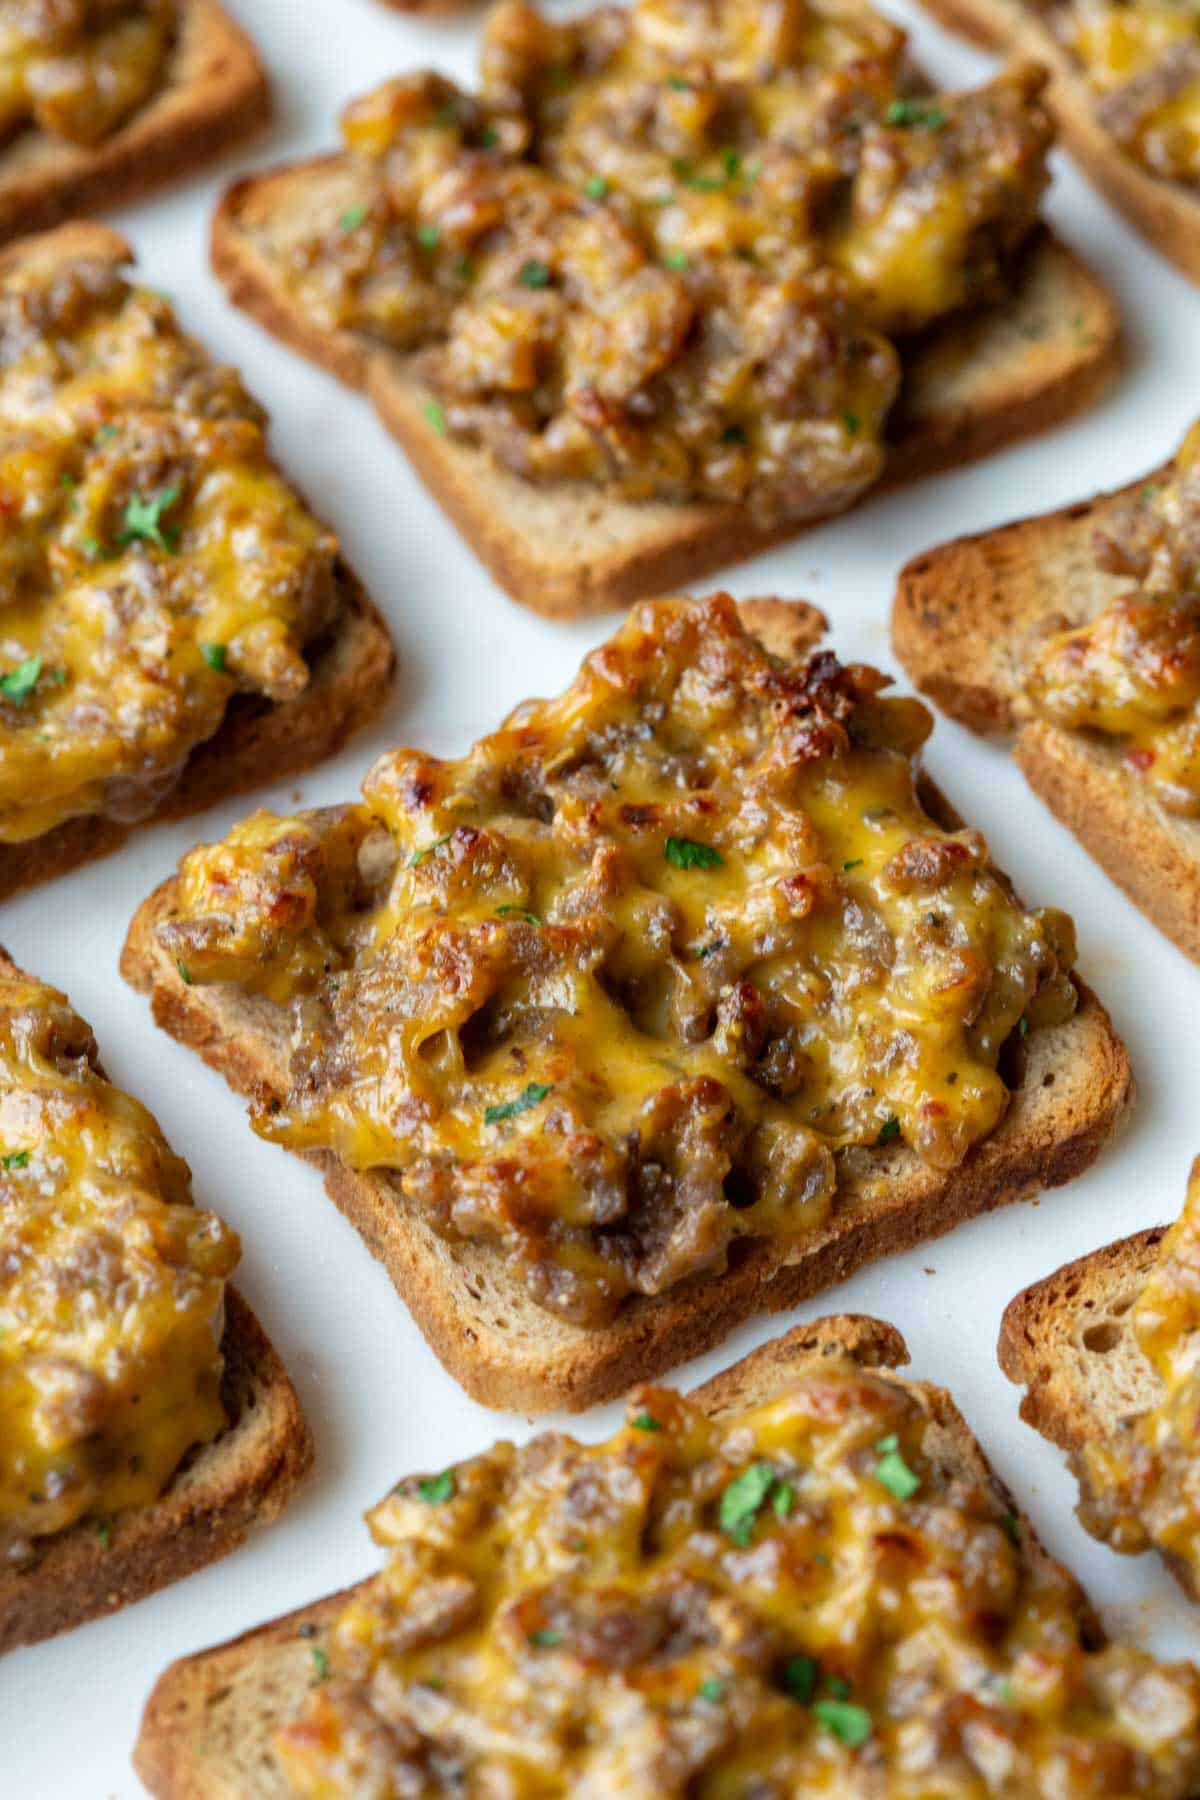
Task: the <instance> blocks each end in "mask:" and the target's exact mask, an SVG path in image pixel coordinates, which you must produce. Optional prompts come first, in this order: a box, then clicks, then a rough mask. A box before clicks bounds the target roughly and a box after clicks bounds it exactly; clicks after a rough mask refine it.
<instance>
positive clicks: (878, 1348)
mask: <svg viewBox="0 0 1200 1800" xmlns="http://www.w3.org/2000/svg"><path fill="white" fill-rule="evenodd" d="M832 1355H846V1356H851V1357H853V1358H854V1359H855V1360H856V1361H857V1362H859V1363H861V1364H862V1365H863V1366H864V1367H865V1368H871V1369H875V1370H877V1371H879V1372H881V1373H882V1372H884V1371H889V1372H890V1371H892V1370H895V1369H896V1368H898V1367H899V1366H900V1365H901V1364H903V1363H905V1362H907V1361H908V1351H907V1348H906V1346H905V1343H904V1340H903V1338H902V1337H901V1336H900V1333H899V1332H898V1331H896V1329H895V1328H894V1327H893V1326H891V1325H886V1324H884V1323H882V1322H881V1321H880V1320H878V1319H871V1318H867V1317H864V1316H861V1315H845V1316H842V1317H834V1318H827V1319H818V1320H817V1321H816V1322H815V1323H814V1324H812V1325H799V1326H796V1327H795V1328H794V1329H793V1330H791V1331H789V1332H787V1333H786V1334H785V1335H784V1336H783V1337H779V1338H775V1339H773V1340H772V1341H771V1342H770V1343H767V1344H764V1345H763V1346H762V1347H761V1348H760V1349H758V1350H754V1351H751V1353H750V1355H749V1356H747V1357H744V1358H743V1359H742V1361H741V1362H738V1363H735V1364H734V1365H733V1367H732V1368H730V1369H726V1370H724V1371H723V1372H722V1373H721V1374H719V1375H716V1376H714V1378H713V1379H712V1380H711V1381H708V1382H706V1383H705V1384H704V1386H703V1387H700V1388H697V1389H696V1390H695V1391H694V1392H693V1394H692V1395H691V1398H692V1400H693V1401H695V1402H696V1403H698V1404H699V1405H701V1406H702V1407H703V1408H704V1410H705V1411H706V1412H709V1413H713V1414H720V1413H723V1412H731V1411H734V1410H736V1409H738V1408H740V1407H744V1406H748V1405H753V1404H755V1403H756V1402H758V1401H761V1400H766V1399H769V1398H770V1396H771V1395H772V1394H775V1393H778V1392H779V1391H780V1389H781V1388H783V1387H784V1386H786V1385H787V1383H788V1382H789V1381H790V1380H792V1379H794V1378H795V1377H796V1376H798V1375H801V1374H802V1373H803V1372H804V1369H805V1368H806V1366H808V1365H809V1364H811V1363H812V1362H813V1361H814V1360H815V1359H819V1358H821V1357H823V1356H832ZM890 1378H891V1379H894V1380H895V1381H896V1383H897V1385H901V1386H903V1387H904V1388H905V1389H906V1390H907V1391H908V1392H909V1393H910V1394H913V1395H914V1396H915V1397H916V1398H917V1399H918V1400H919V1402H920V1404H921V1406H922V1407H923V1408H924V1409H925V1411H926V1412H927V1414H928V1415H929V1417H930V1418H931V1419H932V1420H933V1421H934V1425H935V1430H934V1432H931V1433H930V1437H929V1445H930V1450H931V1453H933V1454H934V1455H936V1456H937V1457H938V1459H939V1460H940V1461H942V1462H943V1463H944V1464H945V1466H946V1467H947V1468H949V1469H953V1470H955V1471H956V1472H961V1473H964V1474H967V1475H969V1477H970V1478H971V1479H974V1480H979V1481H982V1482H985V1483H986V1484H987V1485H988V1486H990V1487H991V1488H992V1489H993V1490H994V1491H995V1492H996V1494H997V1497H998V1498H999V1499H1000V1501H1001V1503H1002V1504H1003V1505H1004V1507H1005V1508H1006V1510H1007V1511H1008V1513H1009V1515H1010V1516H1011V1517H1013V1518H1014V1519H1015V1520H1016V1521H1017V1524H1016V1529H1017V1531H1018V1532H1019V1533H1020V1539H1021V1543H1022V1546H1023V1547H1024V1549H1025V1550H1026V1552H1027V1554H1028V1555H1029V1556H1030V1557H1031V1558H1032V1559H1033V1560H1034V1561H1035V1562H1036V1563H1038V1564H1041V1565H1043V1566H1045V1565H1048V1564H1049V1563H1050V1559H1049V1558H1048V1557H1047V1555H1046V1552H1045V1551H1044V1550H1043V1548H1042V1546H1041V1545H1040V1544H1039V1542H1038V1540H1037V1538H1036V1536H1035V1535H1034V1532H1033V1528H1032V1526H1031V1525H1030V1524H1029V1522H1028V1521H1027V1520H1026V1519H1025V1517H1024V1516H1023V1514H1021V1513H1020V1512H1019V1511H1018V1509H1017V1508H1016V1506H1015V1505H1014V1504H1013V1501H1012V1497H1011V1495H1009V1493H1008V1491H1007V1489H1006V1488H1005V1487H1004V1485H1003V1483H1002V1482H1001V1481H1000V1480H999V1478H998V1477H997V1476H996V1474H995V1473H994V1471H993V1470H992V1469H991V1467H990V1465H989V1463H988V1461H987V1458H986V1456H985V1455H984V1453H983V1450H982V1448H981V1447H980V1445H979V1442H978V1440H977V1439H976V1438H975V1436H974V1434H973V1433H972V1431H971V1429H970V1427H969V1426H968V1424H967V1422H966V1420H965V1419H964V1418H963V1416H962V1414H961V1413H960V1412H959V1411H958V1408H957V1407H956V1406H955V1404H954V1402H953V1400H952V1399H951V1398H950V1396H949V1394H947V1393H946V1392H945V1390H944V1389H942V1388H938V1387H934V1386H932V1385H931V1384H930V1383H928V1382H915V1381H910V1380H906V1379H905V1378H903V1377H899V1376H894V1377H890ZM353 1591H354V1590H353V1589H345V1590H344V1591H343V1592H342V1593H340V1594H331V1595H329V1597H328V1598H327V1599H324V1600H318V1601H317V1602H316V1603H315V1604H314V1605H312V1606H305V1607H302V1608H300V1610H299V1611H297V1612H293V1613H289V1614H288V1615H287V1616H286V1617H284V1618H281V1619H276V1620H275V1621H274V1622H273V1623H271V1624H269V1625H263V1626H260V1627H259V1629H258V1630H256V1631H249V1632H246V1633H245V1634H244V1635H243V1636H241V1637H239V1638H235V1639H234V1640H233V1641H232V1642H231V1643H227V1644H222V1645H219V1646H218V1647H217V1648H215V1649H212V1650H206V1651H202V1652H201V1653H200V1654H199V1655H197V1656H190V1657H187V1658H185V1659H183V1660H182V1661H180V1662H177V1663H175V1664H173V1665H172V1666H171V1668H169V1669H168V1670H167V1671H166V1673H165V1674H164V1675H162V1676H161V1677H160V1679H159V1681H158V1682H157V1684H156V1686H155V1687H154V1690H153V1692H152V1693H151V1695H150V1698H149V1700H148V1702H147V1704H146V1710H145V1714H144V1716H143V1719H142V1729H141V1733H140V1736H139V1738H138V1742H137V1747H136V1749H135V1751H134V1766H135V1768H136V1769H137V1772H138V1774H139V1775H140V1776H141V1778H142V1780H143V1781H144V1782H145V1784H146V1786H147V1788H148V1789H149V1791H150V1792H151V1794H153V1795H154V1796H155V1797H156V1800H232V1797H233V1796H234V1795H237V1796H238V1797H239V1800H286V1796H287V1795H288V1793H289V1791H290V1790H289V1788H288V1786H287V1783H286V1782H285V1781H284V1779H283V1775H282V1772H281V1770H280V1768H279V1765H278V1763H277V1761H276V1759H275V1755H274V1751H273V1749H272V1744H271V1739H272V1735H273V1733H274V1732H275V1731H276V1730H277V1729H278V1728H279V1727H280V1726H281V1725H283V1724H285V1723H286V1722H287V1721H288V1720H289V1719H291V1718H293V1717H295V1715H296V1713H297V1712H298V1711H299V1710H300V1708H301V1707H302V1706H303V1704H304V1700H305V1696H306V1694H307V1691H308V1689H309V1687H310V1685H311V1683H312V1680H313V1670H314V1661H313V1653H314V1651H316V1652H320V1651H321V1650H322V1649H323V1646H324V1644H325V1643H326V1641H327V1634H328V1632H329V1629H330V1627H331V1626H332V1624H333V1623H334V1621H335V1619H336V1618H337V1615H338V1613H339V1612H340V1610H341V1609H342V1607H343V1606H344V1605H345V1603H346V1601H347V1600H348V1599H349V1597H350V1595H351V1594H352V1592H353ZM1077 1599H1078V1610H1079V1618H1080V1621H1081V1624H1082V1627H1083V1630H1084V1633H1085V1636H1086V1640H1087V1641H1088V1642H1089V1643H1098V1642H1099V1641H1100V1638H1101V1633H1100V1628H1099V1625H1098V1623H1097V1621H1096V1619H1095V1617H1094V1615H1093V1613H1092V1611H1091V1608H1090V1606H1089V1604H1088V1601H1087V1598H1086V1596H1085V1595H1084V1593H1083V1591H1082V1590H1081V1589H1079V1590H1077Z"/></svg>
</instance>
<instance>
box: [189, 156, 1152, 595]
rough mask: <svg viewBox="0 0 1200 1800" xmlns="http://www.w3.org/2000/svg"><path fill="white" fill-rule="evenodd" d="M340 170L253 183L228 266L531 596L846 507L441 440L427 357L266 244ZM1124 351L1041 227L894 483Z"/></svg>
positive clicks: (219, 249) (952, 349)
mask: <svg viewBox="0 0 1200 1800" xmlns="http://www.w3.org/2000/svg"><path fill="white" fill-rule="evenodd" d="M338 167H339V159H338V158H337V157H336V156H324V157H316V158H313V159H312V160H310V161H308V162H305V163H299V164H295V165H292V166H291V167H288V168H283V169H277V170H274V171H268V172H266V173H265V174H260V175H256V176H251V177H249V178H247V179H245V180H242V181H239V182H236V183H235V184H234V185H233V186H232V187H231V188H230V189H229V190H228V191H227V193H226V194H225V196H224V198H223V199H222V201H221V204H220V206H219V207H218V209H217V212H216V215H215V217H214V220H213V227H212V261H213V267H214V268H215V270H216V272H217V274H218V275H219V276H220V278H221V280H222V281H223V282H224V284H225V287H226V289H227V291H228V293H229V295H230V298H231V299H232V300H233V301H234V303H235V304H236V305H238V306H240V307H241V308H242V309H243V310H244V311H246V312H248V313H250V314H251V316H252V317H254V318H255V319H257V320H258V322H259V323H260V324H261V325H263V326H265V328H266V329H267V330H268V331H269V332H271V333H272V334H273V335H274V336H275V337H278V338H280V339H282V341H283V342H285V343H287V344H289V345H290V346H291V347H292V348H293V349H295V350H298V351H299V352H300V354H301V355H302V356H306V357H308V358H309V359H310V360H311V361H313V362H316V363H317V364H319V365H320V366H321V367H322V368H325V369H327V370H328V371H329V372H330V373H331V374H333V375H336V376H337V377H338V379H339V380H341V381H344V382H346V383H348V384H349V385H351V386H354V387H365V388H366V390H367V392H368V394H369V396H370V398H371V400H372V402H373V403H374V405H375V407H376V410H377V411H378V413H379V415H380V417H381V418H382V420H383V422H384V424H385V425H386V426H387V428H388V430H389V431H391V432H392V433H393V435H394V436H395V437H396V438H397V439H398V440H399V442H400V444H401V445H402V447H403V448H404V450H405V452H406V454H407V455H408V456H409V458H410V460H411V461H412V463H413V464H414V466H415V468H416V470H417V473H418V474H419V475H420V477H421V479H422V480H423V481H424V482H425V484H426V486H427V487H428V488H429V490H430V492H431V493H432V494H433V495H434V498H435V499H436V500H437V501H438V503H439V504H440V505H441V507H442V508H443V510H444V511H445V512H446V513H447V515H448V516H449V517H450V519H451V520H452V521H453V523H454V524H455V525H456V526H457V527H458V529H459V530H460V531H461V532H462V534H463V536H464V537H465V538H466V539H467V541H468V543H469V544H470V545H471V547H472V549H473V550H474V551H475V553H476V555H477V556H478V557H479V558H480V560H481V561H482V562H483V563H484V564H485V565H486V567H487V568H488V569H489V570H490V571H491V573H492V574H493V575H494V576H495V578H496V580H497V581H498V582H499V583H500V585H501V586H502V587H503V588H504V589H505V590H506V591H507V592H508V593H510V594H511V595H512V596H513V597H514V598H515V599H517V600H519V601H520V602H521V603H522V604H523V605H526V606H529V607H532V608H533V609H534V610H535V611H537V612H540V613H543V614H545V615H546V616H547V617H550V618H573V617H578V616H580V615H583V614H587V613H592V612H596V611H600V610H603V609H604V608H606V607H612V606H617V605H623V604H626V603H628V602H629V601H632V600H635V599H638V598H640V597H642V596H643V595H645V594H651V593H666V592H670V591H672V590H673V589H675V590H677V589H681V588H686V587H688V586H690V585H692V584H693V583H695V582H697V581H699V580H701V579H703V578H704V577H705V576H708V575H710V574H711V573H712V571H713V570H714V569H716V568H719V567H721V566H723V565H725V564H728V563H731V562H737V561H740V560H743V559H744V558H746V557H748V556H756V555H758V554H759V553H760V552H761V551H763V550H766V549H768V548H770V547H771V546H772V545H774V544H778V543H781V542H783V541H785V540H786V539H789V538H792V537H794V536H796V535H797V534H798V532H800V531H801V530H803V529H804V528H805V527H806V526H808V525H813V524H816V523H818V522H819V521H820V520H821V519H824V518H828V517H829V516H830V511H831V509H830V507H829V506H828V503H825V502H814V505H813V508H812V511H811V514H810V515H809V516H807V517H804V518H799V519H797V518H792V519H789V520H788V521H787V522H786V523H784V524H776V525H773V526H763V525H759V524H757V523H756V522H755V521H754V520H753V518H752V517H751V516H750V514H749V512H748V511H747V509H746V508H745V507H741V506H738V507H731V506H721V505H713V504H698V505H674V504H667V503H663V502H647V503H641V504H637V503H633V502H630V501H622V500H613V499H611V498H609V497H607V496H606V495H605V494H604V492H603V490H601V489H597V488H594V487H591V486H587V485H576V484H568V483H562V484H559V485H556V486H550V487H544V488H537V487H534V486H532V485H531V484H530V483H529V482H526V481H523V480H521V479H520V478H519V477H518V476H516V475H513V474H511V473H509V472H508V471H507V470H505V469H502V468H501V467H500V466H499V465H498V464H497V463H496V462H495V460H494V459H493V458H492V457H491V456H490V455H489V454H488V453H487V452H486V451H484V450H481V449H478V448H475V447H473V446H471V445H465V444H460V443H456V442H453V441H452V440H450V439H448V438H446V437H444V436H442V435H440V434H439V432H438V431H437V430H435V429H434V427H433V426H432V425H431V424H430V422H429V420H428V417H427V415H426V410H425V409H426V406H427V404H428V402H429V400H430V398H431V395H430V393H429V391H428V389H427V388H425V387H424V386H423V384H422V382H421V379H420V375H419V359H418V358H415V357H399V356H395V355H392V354H390V353H388V352H386V351H379V352H376V353H374V354H372V353H370V352H369V351H368V349H367V348H366V347H365V344H364V340H363V339H362V338H361V337H359V336H358V335H356V334H355V333H353V332H349V331H328V332H327V331H323V330H321V329H320V328H319V327H317V326H315V325H314V324H313V323H312V322H311V320H310V319H309V318H308V317H307V316H306V315H305V313H304V312H303V311H302V309H301V308H299V307H298V306H297V305H296V304H295V302H294V300H293V299H292V297H291V296H290V295H289V294H288V292H287V290H286V288H284V287H283V286H281V284H280V283H279V281H278V280H277V279H276V275H275V271H274V270H273V268H272V266H271V264H270V262H269V260H268V259H267V258H266V257H265V256H264V255H263V254H262V252H261V250H260V249H259V248H258V246H257V245H256V243H255V241H254V238H253V235H252V228H253V226H254V224H255V222H256V221H260V220H262V219H264V218H269V217H270V216H271V213H272V211H273V209H274V207H275V206H276V205H278V204H280V203H281V202H282V203H284V204H287V203H289V202H290V200H291V198H292V197H293V196H294V195H295V194H296V193H297V192H298V191H300V189H301V187H302V185H303V184H315V185H316V187H317V188H318V189H320V190H322V191H325V192H333V193H334V194H336V183H337V179H338V174H337V171H338ZM1120 362H1121V341H1120V322H1119V319H1118V316H1117V313H1116V310H1115V307H1114V305H1113V303H1112V301H1111V299H1110V298H1109V296H1108V294H1107V293H1106V292H1105V290H1104V289H1103V288H1102V287H1101V286H1100V284H1099V283H1098V282H1097V281H1096V279H1095V278H1094V277H1093V276H1092V275H1091V274H1090V272H1089V271H1088V270H1087V269H1086V268H1085V267H1084V265H1083V264H1082V263H1081V262H1080V261H1079V260H1078V259H1077V258H1076V257H1075V256H1074V255H1073V254H1072V252H1070V251H1069V250H1067V249H1066V248H1064V246H1063V245H1061V244H1059V243H1058V242H1057V241H1056V240H1055V239H1053V238H1052V237H1051V236H1050V235H1049V233H1048V232H1046V231H1044V230H1041V231H1039V232H1038V233H1037V234H1036V235H1035V237H1034V240H1033V241H1032V243H1031V245H1030V247H1029V249H1028V251H1027V252H1026V255H1025V258H1024V262H1023V265H1022V269H1021V271H1020V274H1019V277H1018V282H1017V295H1016V299H1015V301H1014V303H1013V304H1011V305H1009V306H1006V307H1003V308H996V309H992V310H990V311H988V312H985V313H981V314H978V315H972V316H967V317H964V318H961V319H955V320H951V321H949V322H948V323H947V324H945V325H944V326H942V327H941V328H940V329H938V330H937V331H936V332H934V333H933V334H932V335H931V336H930V338H929V339H928V340H927V341H925V342H924V343H923V344H922V345H921V346H920V347H918V348H916V349H914V351H913V352H912V354H911V356H910V357H909V358H908V359H907V373H906V380H905V388H904V391H903V393H902V395H901V399H900V402H899V404H898V406H897V409H896V411H895V414H894V416H893V419H892V421H891V426H890V447H891V451H892V456H891V463H890V469H889V471H888V472H885V475H884V478H883V481H882V482H881V483H879V484H878V485H879V486H880V487H883V488H886V487H889V486H892V485H896V484H898V483H899V482H901V481H908V480H911V479H913V478H915V477H918V476H921V475H929V474H934V473H936V472H937V471H939V470H942V469H947V468H952V467H957V466H959V465H960V464H962V463H964V462H970V461H972V460H974V459H976V458H978V457H981V456H986V455H988V454H989V453H990V452H991V451H993V450H995V449H998V448H999V447H1000V446H1001V445H1003V444H1006V443H1010V442H1012V441H1014V440H1015V439H1018V438H1023V437H1028V436H1031V435H1033V434H1035V433H1037V432H1039V431H1044V430H1047V429H1048V428H1049V427H1050V426H1052V425H1055V424H1057V423H1059V422H1060V421H1061V420H1062V419H1064V418H1067V417H1068V416H1070V415H1071V414H1072V413H1075V412H1078V411H1080V410H1082V409H1083V408H1084V407H1086V406H1089V405H1091V404H1092V403H1093V402H1094V401H1095V400H1097V399H1098V398H1099V396H1100V395H1101V393H1102V392H1103V391H1104V390H1105V388H1106V387H1107V386H1108V385H1109V383H1110V382H1111V381H1112V379H1113V378H1114V376H1115V374H1116V372H1117V370H1118V368H1119V367H1120ZM834 510H840V509H834Z"/></svg>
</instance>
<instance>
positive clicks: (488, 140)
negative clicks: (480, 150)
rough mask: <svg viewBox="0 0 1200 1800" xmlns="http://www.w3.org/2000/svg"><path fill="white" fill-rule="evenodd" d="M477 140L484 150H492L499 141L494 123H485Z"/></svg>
mask: <svg viewBox="0 0 1200 1800" xmlns="http://www.w3.org/2000/svg"><path fill="white" fill-rule="evenodd" d="M479 141H480V143H481V144H482V145H483V147H484V149H485V150H494V149H495V148H496V145H497V144H498V143H499V142H500V133H499V132H498V131H497V130H496V127H495V126H494V125H485V126H484V128H483V130H482V131H481V132H480V134H479Z"/></svg>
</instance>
